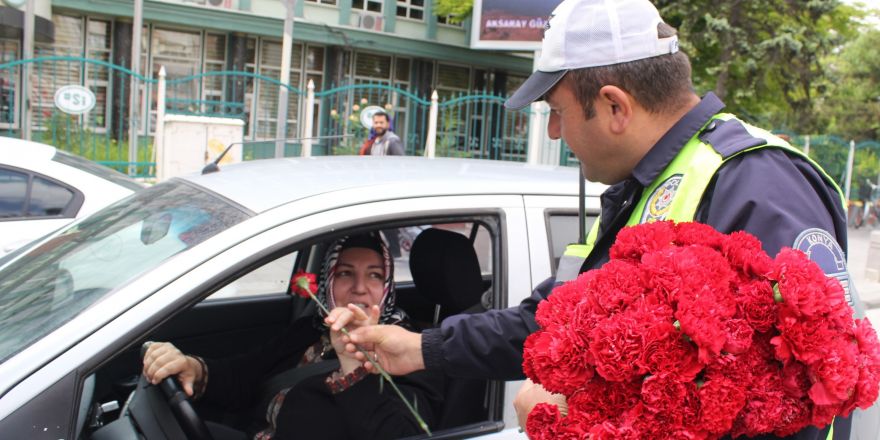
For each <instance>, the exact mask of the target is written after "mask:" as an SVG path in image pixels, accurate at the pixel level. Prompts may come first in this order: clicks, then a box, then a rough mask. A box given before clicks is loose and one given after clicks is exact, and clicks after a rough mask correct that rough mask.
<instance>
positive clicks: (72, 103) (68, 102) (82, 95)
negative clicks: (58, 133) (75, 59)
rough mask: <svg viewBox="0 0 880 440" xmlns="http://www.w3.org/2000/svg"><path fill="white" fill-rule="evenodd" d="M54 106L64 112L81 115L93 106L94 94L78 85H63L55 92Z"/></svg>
mask: <svg viewBox="0 0 880 440" xmlns="http://www.w3.org/2000/svg"><path fill="white" fill-rule="evenodd" d="M55 107H58V109H59V110H61V111H63V112H64V113H68V114H71V115H81V114H83V113H88V112H89V110H91V109H93V108H95V94H94V93H92V91H91V90H89V89H87V88H85V87H83V86H80V85H70V86H64V87H62V88H60V89H58V90H57V91H56V92H55Z"/></svg>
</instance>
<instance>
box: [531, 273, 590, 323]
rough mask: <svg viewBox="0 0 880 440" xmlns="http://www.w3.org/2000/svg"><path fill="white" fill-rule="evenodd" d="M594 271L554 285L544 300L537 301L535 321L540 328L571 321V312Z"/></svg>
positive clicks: (580, 298) (583, 296) (583, 292)
mask: <svg viewBox="0 0 880 440" xmlns="http://www.w3.org/2000/svg"><path fill="white" fill-rule="evenodd" d="M595 276H596V275H595V272H594V271H590V272H585V273H583V274H581V275H580V276H578V277H577V278H575V279H574V280H571V281H569V282H567V283H563V284H561V285H559V286H556V287H555V288H554V289H553V291H552V292H551V293H550V295H549V296H548V297H547V299H546V300H544V301H541V302H539V303H538V309H537V311H536V312H535V321H537V323H538V325H540V326H541V328H550V327H552V326H555V325H560V326H564V325H567V324H568V323H569V322H570V321H571V313H572V310H574V307H575V306H576V305H577V303H578V302H580V301H582V300H583V299H584V298H585V297H586V295H585V292H586V285H587V283H588V282H589V280H590V278H593V277H595Z"/></svg>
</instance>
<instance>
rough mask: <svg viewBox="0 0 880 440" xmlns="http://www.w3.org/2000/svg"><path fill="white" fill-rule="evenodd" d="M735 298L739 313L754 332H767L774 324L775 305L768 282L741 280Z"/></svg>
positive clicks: (771, 288)
mask: <svg viewBox="0 0 880 440" xmlns="http://www.w3.org/2000/svg"><path fill="white" fill-rule="evenodd" d="M735 298H736V303H737V308H738V309H739V311H740V313H741V314H742V316H743V317H745V319H746V320H748V321H749V324H750V325H751V326H752V328H753V329H754V330H755V331H756V332H760V333H764V332H767V331H769V330H770V328H771V327H772V326H773V324H775V323H776V314H777V304H776V301H774V300H773V287H772V286H771V285H770V282H769V281H767V280H764V279H749V280H743V281H741V282H740V283H739V284H738V285H737V287H736V297H735Z"/></svg>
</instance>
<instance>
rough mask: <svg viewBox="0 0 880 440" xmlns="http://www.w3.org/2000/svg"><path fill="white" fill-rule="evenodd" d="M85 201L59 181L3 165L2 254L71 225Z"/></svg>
mask: <svg viewBox="0 0 880 440" xmlns="http://www.w3.org/2000/svg"><path fill="white" fill-rule="evenodd" d="M83 200H84V197H83V194H82V192H80V191H79V190H77V189H76V188H73V187H71V186H69V185H66V184H64V183H62V182H59V181H57V180H55V179H52V178H49V177H47V176H43V175H41V174H38V173H33V172H30V171H27V170H24V169H20V168H16V167H10V166H0V237H2V238H0V255H4V254H6V253H9V252H12V251H13V250H15V249H16V248H18V247H20V246H22V245H24V244H26V243H28V242H29V241H31V240H34V239H36V238H38V237H41V236H43V235H45V234H47V233H49V232H52V231H54V230H55V229H58V228H60V227H61V226H64V225H66V224H67V223H70V221H71V220H72V219H73V218H74V217H76V213H77V212H78V211H79V208H80V206H82V204H83Z"/></svg>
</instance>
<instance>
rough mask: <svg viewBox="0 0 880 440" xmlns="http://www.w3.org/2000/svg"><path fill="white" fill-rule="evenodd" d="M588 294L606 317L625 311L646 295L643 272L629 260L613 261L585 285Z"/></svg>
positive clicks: (606, 264)
mask: <svg viewBox="0 0 880 440" xmlns="http://www.w3.org/2000/svg"><path fill="white" fill-rule="evenodd" d="M584 284H585V288H586V292H588V294H589V295H590V297H591V298H594V300H595V301H596V303H597V305H598V306H599V307H600V308H601V309H600V310H601V311H602V312H604V314H605V315H610V314H613V313H616V312H618V311H620V310H623V309H624V308H625V307H627V306H628V305H630V304H631V303H632V302H633V301H635V300H636V299H638V298H642V297H644V295H645V283H644V282H643V281H642V273H641V270H640V269H639V268H638V266H636V265H635V264H633V263H631V262H629V261H627V260H611V261H609V262H607V263H605V265H604V266H602V268H601V269H599V270H597V271H595V276H593V277H591V278H590V279H589V280H587V281H586V282H585V283H584Z"/></svg>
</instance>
